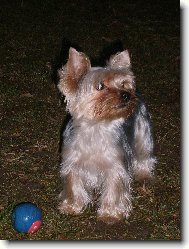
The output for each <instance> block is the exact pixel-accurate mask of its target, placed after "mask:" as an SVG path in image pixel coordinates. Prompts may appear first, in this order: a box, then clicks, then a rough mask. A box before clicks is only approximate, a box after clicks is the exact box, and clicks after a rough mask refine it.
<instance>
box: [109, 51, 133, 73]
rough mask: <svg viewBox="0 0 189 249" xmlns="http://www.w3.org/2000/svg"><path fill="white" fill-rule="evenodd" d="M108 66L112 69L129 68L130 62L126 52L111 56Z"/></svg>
mask: <svg viewBox="0 0 189 249" xmlns="http://www.w3.org/2000/svg"><path fill="white" fill-rule="evenodd" d="M108 65H109V66H110V67H111V68H113V69H124V68H130V67H131V60H130V56H129V52H128V50H124V51H122V52H120V53H117V54H115V55H112V56H111V57H110V59H109V62H108Z"/></svg>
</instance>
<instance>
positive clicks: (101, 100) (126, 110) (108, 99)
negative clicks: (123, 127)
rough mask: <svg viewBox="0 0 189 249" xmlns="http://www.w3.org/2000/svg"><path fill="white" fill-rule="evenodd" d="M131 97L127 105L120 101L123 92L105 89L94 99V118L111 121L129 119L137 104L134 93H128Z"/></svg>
mask: <svg viewBox="0 0 189 249" xmlns="http://www.w3.org/2000/svg"><path fill="white" fill-rule="evenodd" d="M129 93H130V95H131V98H130V100H129V101H128V103H124V101H123V100H122V99H121V98H122V97H121V94H123V91H120V90H116V89H111V88H107V89H105V90H104V91H103V93H100V94H99V96H98V97H96V98H95V104H94V105H95V107H94V116H95V118H97V119H98V120H102V119H106V120H112V119H117V118H121V117H123V118H127V117H129V116H130V115H131V114H132V113H133V111H134V109H135V107H136V103H137V97H136V96H135V94H134V92H131V91H130V92H129Z"/></svg>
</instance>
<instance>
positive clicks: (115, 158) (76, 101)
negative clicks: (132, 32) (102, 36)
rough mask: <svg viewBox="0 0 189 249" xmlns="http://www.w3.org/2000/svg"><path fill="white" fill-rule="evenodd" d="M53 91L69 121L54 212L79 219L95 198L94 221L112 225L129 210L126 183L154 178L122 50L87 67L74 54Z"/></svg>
mask: <svg viewBox="0 0 189 249" xmlns="http://www.w3.org/2000/svg"><path fill="white" fill-rule="evenodd" d="M59 77H60V81H59V83H58V89H59V90H60V92H61V93H62V94H63V95H64V96H65V100H66V102H67V110H68V111H69V113H70V115H71V117H72V118H71V119H70V121H69V122H68V124H67V126H66V129H65V131H64V134H63V146H62V154H61V155H62V159H61V170H60V174H61V177H62V178H63V191H62V192H61V194H60V198H61V203H60V205H59V210H60V212H61V213H65V214H80V213H82V212H83V211H84V210H85V208H86V207H87V206H88V204H89V203H94V194H95V195H97V196H98V198H97V205H98V210H97V218H98V219H99V220H102V221H104V222H106V223H114V222H117V221H119V220H121V219H123V218H128V216H129V214H130V211H131V210H132V195H131V182H132V180H133V178H136V179H138V180H144V179H147V178H152V177H153V175H154V168H155V161H156V160H155V158H154V156H153V137H152V132H151V125H150V120H149V114H148V112H147V110H146V106H145V104H144V102H143V100H142V99H141V97H140V96H139V95H138V94H137V93H136V90H135V77H134V75H133V72H132V70H131V62H130V57H129V53H128V51H127V50H125V51H123V52H120V53H117V54H115V55H113V56H111V57H110V59H109V62H108V63H107V66H106V67H91V64H90V60H89V58H88V57H87V56H86V55H85V54H84V53H80V52H78V51H76V50H75V49H73V48H70V50H69V59H68V61H67V63H66V65H65V66H63V67H62V68H61V69H60V70H59Z"/></svg>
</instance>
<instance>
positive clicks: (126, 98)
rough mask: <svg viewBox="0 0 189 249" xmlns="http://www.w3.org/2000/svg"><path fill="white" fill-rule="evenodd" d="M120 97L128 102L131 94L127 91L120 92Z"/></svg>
mask: <svg viewBox="0 0 189 249" xmlns="http://www.w3.org/2000/svg"><path fill="white" fill-rule="evenodd" d="M121 98H122V100H124V101H125V102H128V101H129V100H130V98H131V94H130V93H128V92H122V93H121Z"/></svg>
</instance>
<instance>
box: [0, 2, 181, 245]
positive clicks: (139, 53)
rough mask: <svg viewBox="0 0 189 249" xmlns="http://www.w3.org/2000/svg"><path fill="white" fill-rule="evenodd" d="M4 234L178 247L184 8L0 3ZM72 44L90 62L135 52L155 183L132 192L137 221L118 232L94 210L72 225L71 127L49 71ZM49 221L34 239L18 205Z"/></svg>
mask: <svg viewBox="0 0 189 249" xmlns="http://www.w3.org/2000/svg"><path fill="white" fill-rule="evenodd" d="M0 34H1V35H0V44H1V46H0V58H1V59H0V99H1V100H0V123H1V125H0V139H1V141H0V146H1V150H0V151H1V155H0V160H1V161H0V186H1V188H0V234H1V237H0V238H1V239H6V240H21V239H25V240H163V241H164V240H181V238H182V237H181V231H180V226H181V221H180V216H181V213H180V210H181V209H180V207H181V196H180V194H181V193H180V192H181V182H180V176H181V160H180V147H181V146H180V72H179V64H180V6H179V1H176V0H168V1H156V0H155V1H150V0H147V1H142V0H136V1H132V0H128V1H124V0H118V1H107V0H104V1H100V0H95V1H92V0H91V1H89V0H78V1H73V0H51V1H50V0H47V1H37V0H15V1H5V0H1V2H0ZM69 44H71V45H72V46H74V47H76V48H80V49H81V50H82V51H84V52H85V53H86V54H87V55H88V56H90V58H91V59H92V61H93V62H94V64H95V62H97V61H103V60H104V59H106V55H107V54H108V52H109V53H110V52H112V53H113V52H117V50H119V49H121V48H122V47H123V48H125V49H129V51H130V53H131V56H132V65H133V71H134V73H135V75H136V84H137V88H138V89H139V90H140V92H142V94H143V96H144V99H145V101H146V103H147V105H148V108H149V111H150V113H151V118H152V122H153V127H154V138H155V155H156V157H157V160H158V163H157V169H156V180H155V182H154V184H152V185H148V186H147V188H146V190H145V191H144V189H143V186H141V185H140V184H137V183H134V184H133V195H134V199H133V206H134V208H133V212H132V214H131V216H130V217H129V219H128V220H126V221H123V222H121V223H119V224H115V225H113V226H107V225H105V224H103V223H101V222H97V220H96V213H95V210H93V209H91V208H88V209H87V210H86V212H85V213H84V214H83V215H81V216H66V215H61V214H59V212H58V210H57V205H58V198H57V196H58V194H59V192H60V190H61V189H62V184H61V180H60V177H59V147H60V144H59V143H60V137H61V130H62V126H63V123H64V119H65V117H66V112H65V105H64V103H63V104H61V101H60V96H59V94H58V91H57V88H56V81H55V80H54V79H55V77H54V75H55V74H54V73H53V72H52V71H53V70H52V69H56V68H58V67H59V66H60V65H61V63H65V61H66V57H67V52H68V51H67V49H68V47H69ZM23 201H29V202H34V203H36V204H37V205H38V206H39V207H40V208H41V209H42V212H43V226H42V227H41V229H40V230H39V231H38V232H37V233H36V234H33V235H24V234H19V233H17V232H16V231H15V230H14V229H13V228H12V225H11V211H12V209H13V207H14V205H16V204H18V203H20V202H23Z"/></svg>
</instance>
